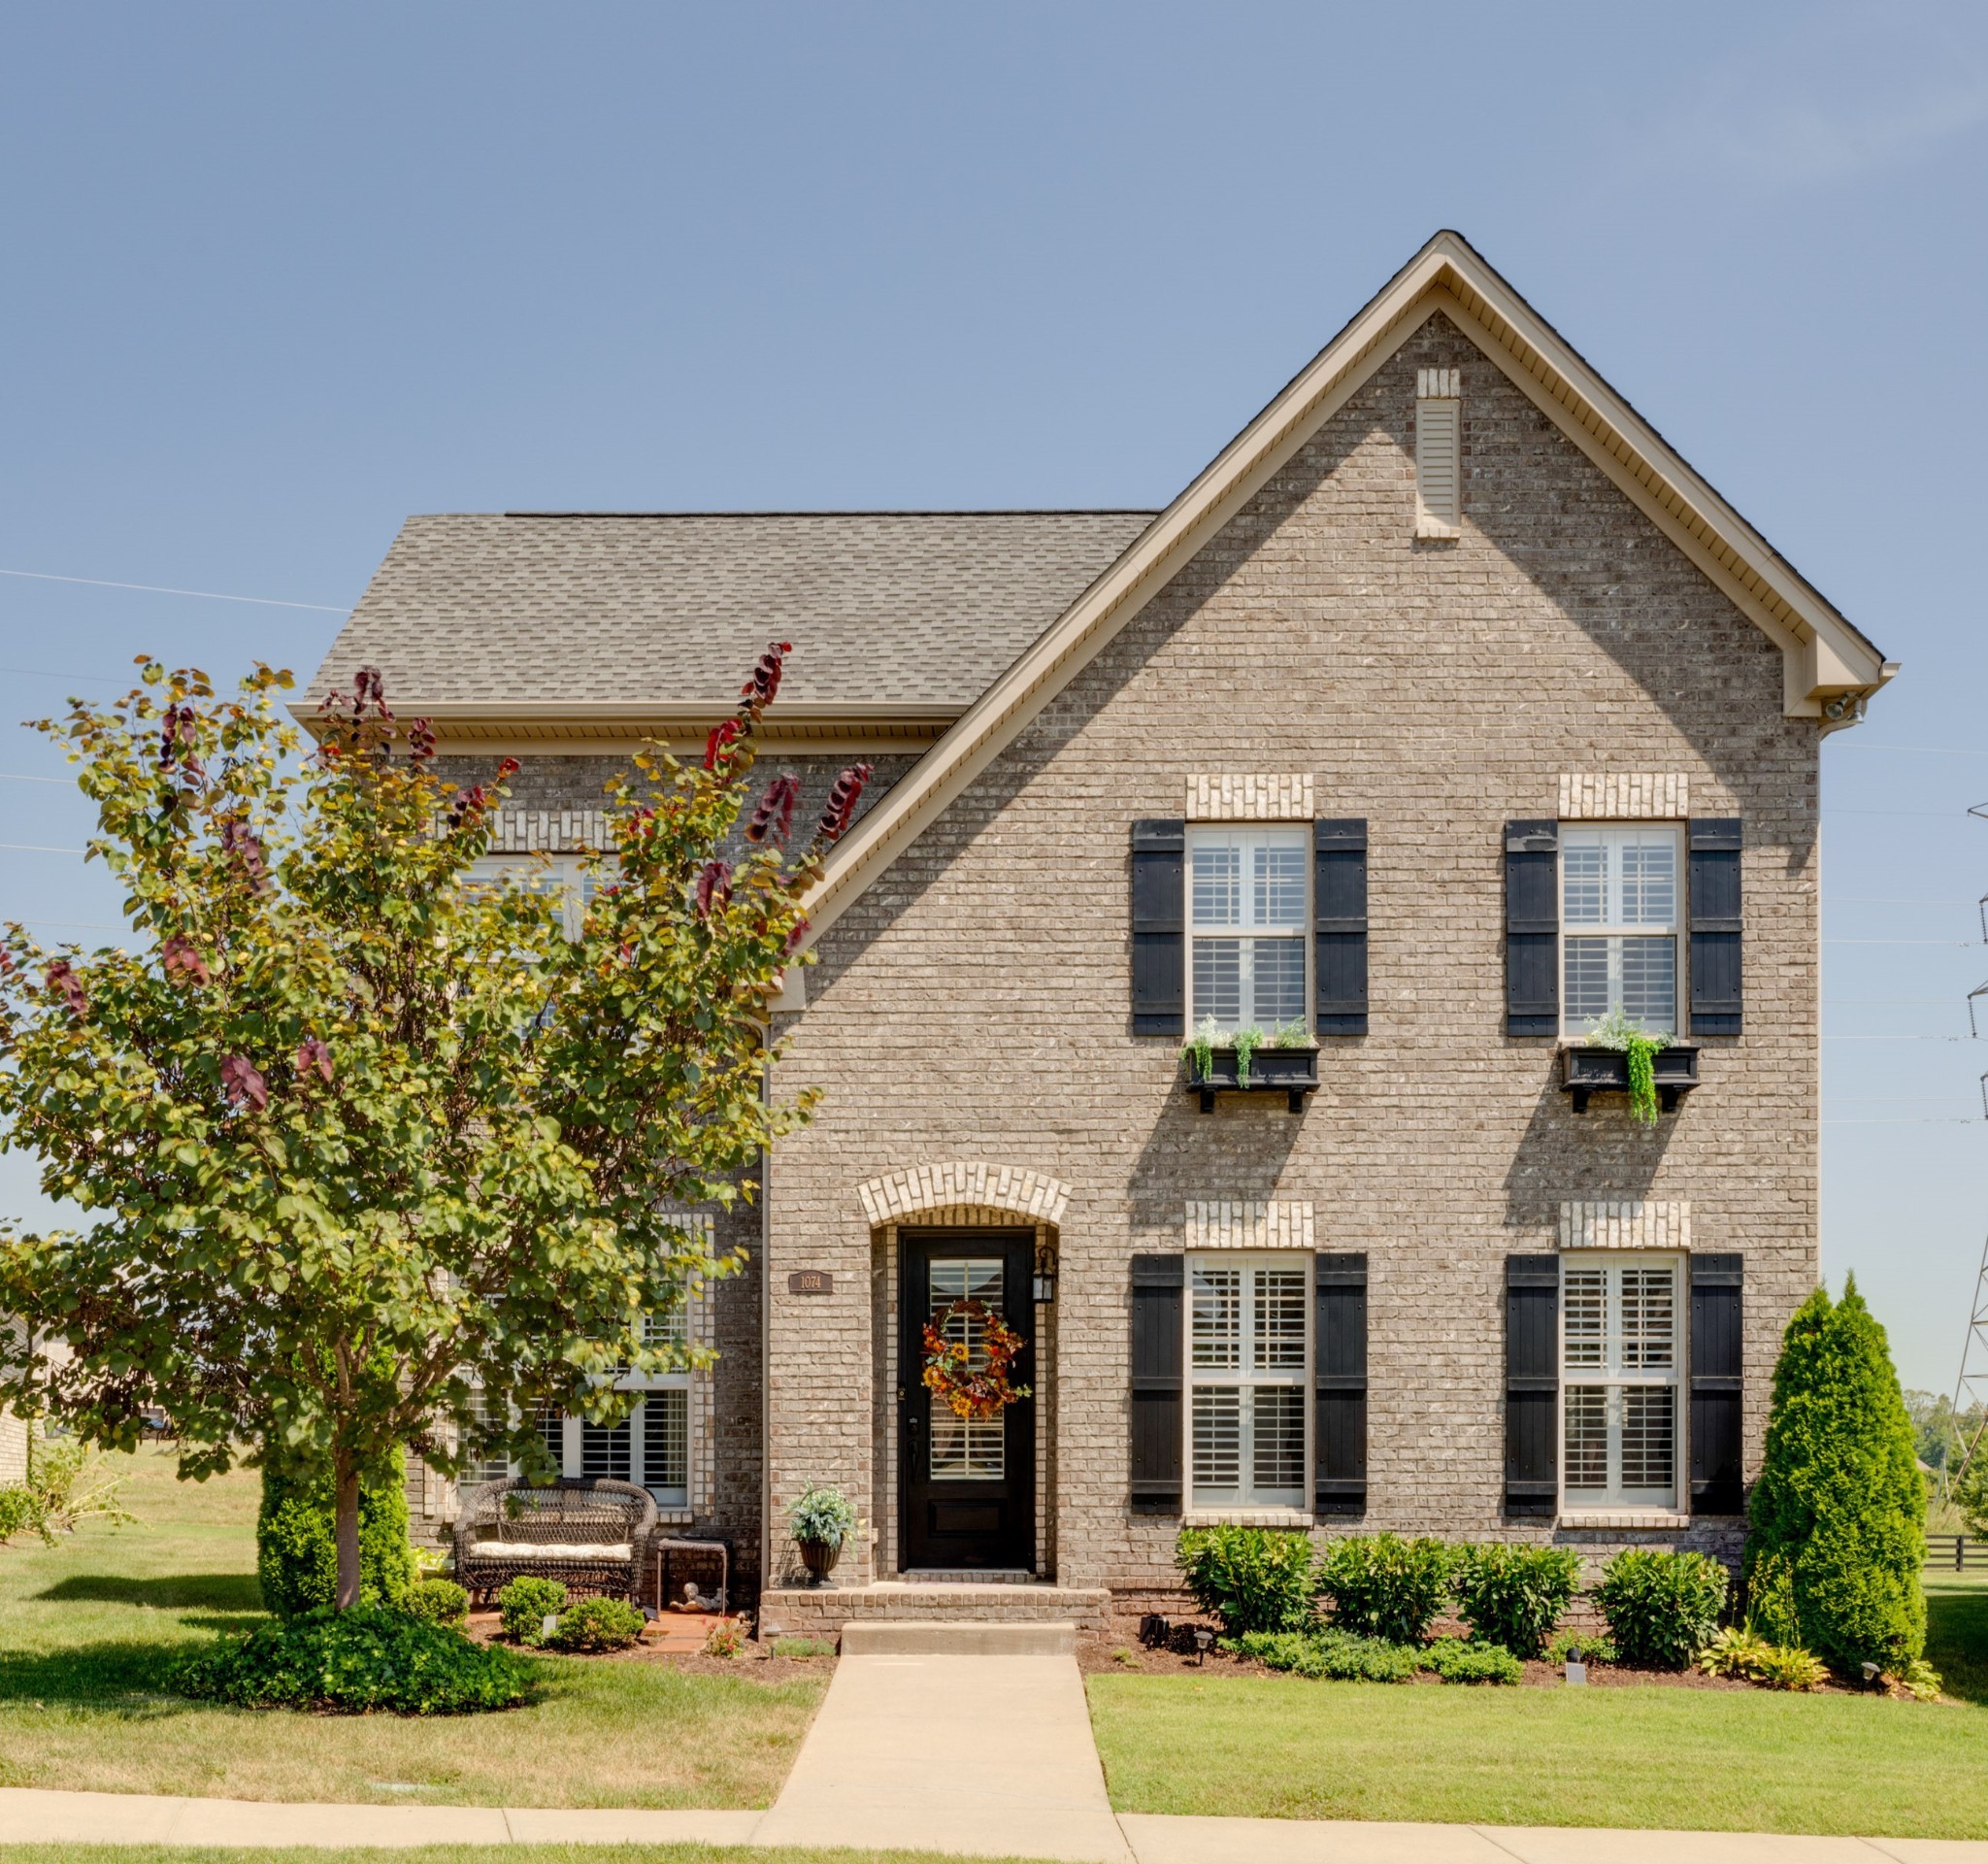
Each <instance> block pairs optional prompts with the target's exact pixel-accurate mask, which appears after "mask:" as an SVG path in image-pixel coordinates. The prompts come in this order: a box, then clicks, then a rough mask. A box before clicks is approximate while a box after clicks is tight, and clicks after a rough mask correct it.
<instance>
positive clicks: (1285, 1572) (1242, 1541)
mask: <svg viewBox="0 0 1988 1864" xmlns="http://www.w3.org/2000/svg"><path fill="white" fill-rule="evenodd" d="M1174 1564H1175V1565H1176V1566H1177V1567H1178V1568H1179V1569H1180V1572H1181V1574H1182V1576H1183V1577H1184V1578H1185V1579H1186V1581H1187V1589H1188V1591H1190V1592H1191V1593H1193V1594H1194V1602H1195V1604H1196V1605H1198V1606H1200V1607H1201V1609H1202V1610H1203V1611H1204V1612H1207V1613H1209V1614H1212V1615H1213V1616H1215V1617H1217V1618H1219V1619H1220V1620H1221V1621H1222V1630H1223V1631H1224V1633H1226V1634H1227V1635H1228V1636H1229V1637H1232V1638H1240V1637H1242V1636H1243V1635H1244V1633H1246V1632H1250V1631H1296V1630H1300V1629H1302V1628H1303V1627H1304V1626H1305V1625H1306V1624H1308V1623H1309V1621H1310V1619H1311V1615H1312V1599H1311V1542H1310V1540H1309V1538H1308V1537H1307V1536H1305V1535H1303V1534H1297V1533H1289V1532H1284V1531H1280V1530H1277V1529H1274V1528H1267V1527H1190V1528H1188V1529H1186V1530H1185V1531H1184V1532H1183V1533H1182V1534H1181V1536H1180V1538H1179V1540H1178V1541H1177V1542H1176V1544H1175V1547H1174Z"/></svg>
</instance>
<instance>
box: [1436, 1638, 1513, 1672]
mask: <svg viewBox="0 0 1988 1864" xmlns="http://www.w3.org/2000/svg"><path fill="white" fill-rule="evenodd" d="M1421 1662H1422V1668H1423V1669H1425V1670H1433V1671H1435V1672H1436V1674H1437V1675H1438V1676H1439V1677H1441V1679H1442V1680H1443V1681H1444V1682H1522V1681H1524V1680H1525V1674H1526V1667H1525V1665H1524V1664H1522V1663H1521V1662H1519V1660H1518V1659H1517V1658H1516V1657H1515V1656H1513V1655H1512V1654H1511V1652H1510V1651H1509V1650H1508V1649H1507V1648H1505V1647H1504V1646H1503V1645H1502V1644H1485V1643H1482V1642H1480V1641H1479V1640H1478V1639H1475V1638H1438V1639H1437V1640H1436V1642H1435V1643H1434V1644H1432V1645H1431V1646H1430V1647H1429V1648H1428V1649H1426V1650H1424V1651H1423V1652H1422V1656H1421Z"/></svg>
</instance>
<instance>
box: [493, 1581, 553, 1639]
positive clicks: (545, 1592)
mask: <svg viewBox="0 0 1988 1864" xmlns="http://www.w3.org/2000/svg"><path fill="white" fill-rule="evenodd" d="M565 1610H566V1588H565V1587H564V1586H563V1585H561V1584H560V1583H559V1581H557V1580H539V1579H533V1578H531V1577H530V1576H526V1577H524V1578H522V1579H515V1580H513V1581H511V1583H510V1584H509V1585H507V1586H506V1587H505V1588H504V1590H503V1591H501V1592H500V1593H498V1595H497V1616H498V1619H499V1621H500V1622H501V1623H502V1624H503V1626H504V1635H505V1636H506V1637H507V1638H513V1639H514V1640H515V1641H516V1642H517V1643H519V1644H538V1643H540V1642H541V1641H542V1639H543V1638H544V1636H545V1625H546V1620H547V1618H555V1617H557V1616H558V1615H559V1614H560V1613H562V1612H563V1611H565Z"/></svg>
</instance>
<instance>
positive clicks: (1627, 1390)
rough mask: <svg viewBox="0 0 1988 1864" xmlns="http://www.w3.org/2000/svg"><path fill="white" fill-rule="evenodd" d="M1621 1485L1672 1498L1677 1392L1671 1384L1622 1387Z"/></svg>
mask: <svg viewBox="0 0 1988 1864" xmlns="http://www.w3.org/2000/svg"><path fill="white" fill-rule="evenodd" d="M1621 1395H1622V1486H1623V1488H1624V1489H1625V1490H1634V1489H1640V1490H1643V1491H1645V1492H1647V1491H1650V1490H1656V1491H1659V1492H1660V1494H1661V1496H1662V1498H1663V1499H1664V1500H1666V1501H1668V1500H1670V1499H1671V1498H1672V1494H1673V1483H1674V1481H1675V1480H1676V1467H1677V1434H1676V1415H1677V1393H1676V1390H1675V1388H1674V1387H1673V1386H1671V1385H1625V1386H1624V1387H1623V1388H1622V1394H1621Z"/></svg>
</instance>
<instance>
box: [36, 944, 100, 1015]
mask: <svg viewBox="0 0 1988 1864" xmlns="http://www.w3.org/2000/svg"><path fill="white" fill-rule="evenodd" d="M43 975H44V976H45V977H46V978H47V980H48V983H49V988H50V990H53V991H55V992H56V993H57V994H58V995H59V996H60V997H61V999H62V1001H63V1002H64V1003H66V1004H67V1005H68V1006H69V1011H70V1014H71V1015H76V1016H86V1015H89V997H88V995H87V993H86V992H85V991H84V990H83V980H82V979H81V978H79V977H78V976H77V975H76V967H75V966H74V965H73V964H71V963H70V962H69V960H68V959H67V958H57V959H56V960H55V962H54V963H53V964H51V965H50V967H49V968H48V970H47V971H46V972H45V973H44V974H43Z"/></svg>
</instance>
